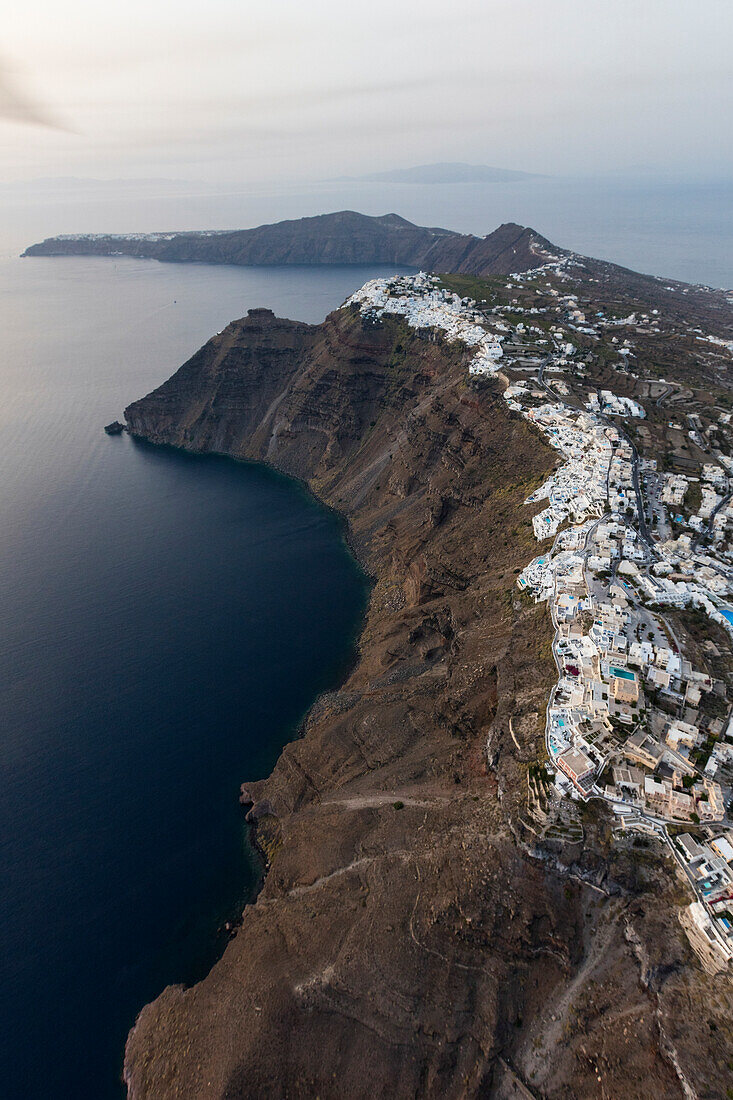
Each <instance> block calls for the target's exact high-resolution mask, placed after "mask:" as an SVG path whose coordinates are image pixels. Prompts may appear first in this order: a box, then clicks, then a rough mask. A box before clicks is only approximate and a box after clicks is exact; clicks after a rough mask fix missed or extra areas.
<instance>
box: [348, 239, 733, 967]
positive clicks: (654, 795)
mask: <svg viewBox="0 0 733 1100" xmlns="http://www.w3.org/2000/svg"><path fill="white" fill-rule="evenodd" d="M574 262H576V261H575V258H574V257H573V256H571V255H570V256H566V257H563V258H558V259H554V258H552V259H551V261H550V262H548V263H547V264H546V265H545V267H544V268H543V269H540V270H539V271H535V272H532V273H531V274H532V276H533V277H535V278H536V277H537V275H538V274H541V272H542V271H545V272H546V273H547V274H549V273H550V272H552V273H553V274H555V275H556V276H560V277H563V276H564V275H566V274H567V271H566V269H567V268H568V267H570V266H572V264H573V263H574ZM526 277H528V276H512V277H511V278H512V279H513V280H514V281H515V282H521V281H522V280H523V279H524V278H526ZM507 286H511V284H510V283H508V284H507ZM547 292H548V294H550V295H552V296H554V298H555V300H557V301H559V302H560V303H561V305H562V307H563V308H564V309H565V311H566V318H567V327H568V328H570V329H574V330H575V331H579V332H587V333H588V334H589V335H593V336H595V335H597V330H596V329H595V328H593V327H592V325H599V326H602V325H612V324H627V323H635V324H637V326H638V325H640V324H641V325H643V326H646V327H650V326H651V328H652V330H653V331H654V330H655V329H656V326H657V325H658V320H657V317H656V316H653V317H650V316H648V315H643V316H642V317H641V319H640V320H639V319H637V318H636V316H635V315H632V316H631V317H629V318H625V319H621V320H618V319H617V320H613V319H608V318H606V317H605V316H604V315H603V314H601V313H597V314H596V315H595V316H594V317H593V319H592V321H589V320H588V318H586V315H585V313H584V311H583V310H582V309H581V308H580V306H579V303H578V300H577V298H576V297H575V296H574V295H566V296H565V297H561V296H560V295H559V293H558V291H556V290H555V289H553V288H550V287H549V286H548V288H547ZM347 305H356V306H357V307H358V308H359V309H360V310H361V312H362V313H363V314H364V315H365V316H367V317H372V318H374V319H377V318H381V317H383V316H384V315H388V314H394V315H399V316H400V317H402V318H403V319H404V320H405V321H406V323H407V324H408V325H409V326H411V327H412V328H415V329H427V330H433V331H435V330H439V331H441V332H442V333H443V334H444V335H445V337H446V339H447V340H448V341H461V342H463V343H464V344H465V345H467V346H468V347H469V348H471V349H472V350H473V353H474V354H473V358H472V360H471V362H470V365H469V373H470V374H472V375H475V376H476V375H477V376H481V375H493V374H496V373H497V372H498V370H499V368H500V366H501V365H502V363H503V364H504V365H506V366H513V367H515V368H516V370H517V373H518V374H521V371H522V370H527V369H532V364H533V363H534V364H535V365H536V364H537V362H538V360H537V358H535V359H534V360H533V359H532V354H531V352H530V353H529V354H528V353H527V351H526V349H524V348H523V347H522V345H521V344H519V343H518V344H517V345H513V344H512V343H511V342H510V338H509V337H508V335H507V334H509V333H511V332H512V329H510V328H509V327H508V325H506V324H504V323H503V322H502V321H501V320H500V319H498V317H495V318H494V320H493V321H492V325H491V329H493V330H494V331H491V330H490V329H489V327H488V326H487V322H486V316H485V314H482V313H481V312H479V311H478V310H477V309H476V304H475V302H473V301H471V300H469V299H461V298H459V297H458V296H457V295H455V294H452V293H450V292H449V291H447V290H445V289H442V288H441V287H440V284H439V281H438V280H437V279H436V278H435V277H433V276H429V275H426V274H424V273H423V272H420V273H419V274H417V275H410V276H397V277H393V278H389V279H375V280H372V281H371V282H369V283H367V284H366V285H365V286H364V287H362V288H361V290H359V291H357V293H356V294H354V295H353V296H352V297H351V298H350V299H349V301H348V302H347ZM505 309H507V310H510V311H511V312H515V313H516V312H520V313H531V314H534V313H539V312H544V310H540V309H538V308H536V307H534V308H532V309H522V308H521V307H519V306H518V305H513V306H512V307H495V308H494V310H493V311H492V312H493V313H494V314H498V315H501V313H502V310H505ZM652 313H653V314H654V315H656V314H657V311H656V310H654V311H652ZM513 332H514V334H515V338H516V339H517V341H521V340H522V339H523V338H524V337H525V336H526V335H530V334H532V333H534V334H535V337H536V338H535V340H534V343H535V344H536V345H543V350H542V351H541V352H540V354H541V355H542V356H544V357H545V364H546V370H548V371H553V370H554V371H558V370H559V371H562V370H563V369H565V367H566V365H567V363H568V361H569V359H568V357H569V356H572V355H573V352H574V348H573V345H572V344H570V343H568V342H567V339H566V337H565V336H564V334H563V332H562V330H561V329H559V328H558V327H557V326H552V328H551V329H550V331H549V333H542V331H541V330H540V329H539V328H536V327H533V326H532V325H531V324H528V325H525V324H524V323H519V324H515V325H514V329H513ZM502 341H504V342H505V348H504V349H502ZM613 342H614V343H617V340H616V338H615V337H614V338H613ZM538 350H539V349H538ZM534 354H535V356H536V354H537V351H535V353H534ZM632 354H633V353H632V350H631V347H630V345H629V342H628V341H625V342H624V345H623V346H620V347H619V355H622V356H625V357H628V356H629V355H632ZM555 385H556V387H557V389H558V390H561V391H562V392H564V393H566V392H568V391H567V386H565V385H564V383H563V382H562V380H560V381H557V380H556V381H555ZM541 386H542V383H541V376H540V378H539V379H537V380H536V381H528V380H526V379H521V378H520V379H518V380H515V381H513V382H512V383H511V384H509V385H508V386H507V388H506V390H505V392H504V397H505V400H506V401H507V403H508V405H509V407H510V408H511V409H513V410H514V411H516V412H519V413H521V415H523V416H525V417H526V418H527V419H529V420H531V421H532V422H533V423H534V424H535V425H536V426H537V427H538V428H539V429H540V431H541V432H542V433H543V434H544V435H545V436H546V438H547V439H548V441H549V442H550V443H551V444H552V446H553V447H554V448H555V449H556V450H557V451H558V452H559V453H560V454H561V455H562V458H563V462H562V463H561V464H560V466H559V467H558V468H557V469H556V470H555V471H554V472H553V473H552V474H551V475H550V477H549V478H548V479H547V480H546V481H545V483H544V484H543V485H542V486H541V487H540V488H539V489H538V490H536V491H535V492H534V493H533V494H532V496H531V497H529V499H528V503H535V502H538V501H545V500H546V501H547V504H546V506H545V507H544V508H543V509H542V510H541V511H540V512H539V513H538V514H536V515H535V516H534V518H533V528H534V532H535V535H536V537H537V539H538V540H539V541H543V540H546V539H548V538H552V539H553V544H552V547H551V549H549V550H547V551H546V552H545V553H544V554H541V555H539V556H538V557H536V558H535V559H534V560H533V561H531V562H530V563H529V565H527V567H526V568H525V569H524V570H523V571H522V573H521V574H520V576H519V577H518V581H517V583H518V586H519V588H520V589H521V590H524V591H528V592H530V593H532V594H533V595H534V597H535V599H536V600H546V601H548V603H549V606H550V611H551V615H552V621H553V626H554V630H555V633H554V640H553V652H554V656H555V661H556V664H557V669H558V679H557V682H556V684H555V685H554V687H553V689H552V692H551V696H550V700H549V703H548V707H547V721H546V744H547V750H548V754H549V757H550V761H551V763H552V764H553V765H555V769H556V774H555V783H556V785H557V787H558V789H559V791H560V792H561V793H563V794H570V795H572V796H573V797H575V798H583V799H585V798H588V797H590V796H591V795H593V796H595V797H601V798H604V799H606V800H608V801H609V802H610V803H611V804H612V805H613V807H614V810H615V812H616V814H617V816H618V818H619V819H620V820H621V821H622V823H623V824H624V825H625V826H629V825H633V824H638V826H639V827H645V828H651V829H653V830H657V831H659V830H661V831H662V833H663V835H664V836H666V837H667V839H668V841H669V836H668V831H667V825H668V824H670V823H692V824H694V825H700V826H704V825H707V826H708V830H709V835H710V836H711V837H712V833H713V831H714V830H715V829H717V831H718V835H716V836H715V837H714V838H713V839H710V840H709V843H707V842H705V843H701V842H700V841H698V840H696V839H695V838H693V837H692V836H691V835H683V836H681V837H678V838H677V839H676V840H675V841H674V844H673V850H674V851H675V855H676V856H677V860H678V865H679V867H680V869H682V870H684V873H685V875H686V876H687V879H688V881H689V882H690V884H691V885H692V887H693V889H694V891H695V894H696V897H697V899H698V900H697V901H696V902H695V903H694V904H693V905H691V906H688V907H687V909H685V910H684V913H683V916H682V917H681V919H682V921H683V924H684V925H685V927H686V930H687V934H688V936H689V938H690V942H691V943H692V944H693V946H694V947H695V950H696V951H697V952H698V954H699V955H700V958H701V959H702V960H703V962H704V963H705V965H706V966H709V968H710V969H714V970H719V969H722V968H724V967H727V966H728V964H729V963H730V962H731V961H733V915H732V914H733V840H732V838H731V834H726V833H725V832H723V831H722V829H721V824H720V823H722V821H723V819H724V817H725V805H724V798H723V791H722V788H721V786H720V785H719V783H718V782H717V781H716V774H717V772H718V769H719V768H721V767H722V766H724V765H727V764H729V763H733V719H732V720H731V722H730V724H729V725H728V726H727V727H726V728H725V729H724V728H723V727H724V723H723V721H722V720H713V719H711V717H710V711H709V708H708V711H707V712H706V710H705V708H704V707H701V703H702V702H703V697H704V696H706V695H708V694H709V693H711V692H713V691H715V690H716V685H715V684H714V683H713V681H712V679H711V677H710V676H709V675H708V674H707V673H703V672H698V671H696V670H695V669H694V668H692V666H691V664H690V662H689V661H687V660H685V659H684V657H683V656H682V655H681V654H680V653H679V652H677V648H676V646H674V645H673V644H672V643H671V642H670V641H669V640H668V638H667V635H666V632H665V630H664V629H663V627H662V626H661V625H660V621H659V617H658V616H657V615H656V614H655V613H654V605H657V604H658V605H668V606H675V607H683V606H688V605H692V606H696V607H699V608H701V609H702V610H703V611H704V612H705V613H706V614H707V615H709V616H710V617H711V618H712V619H714V620H715V621H717V622H719V623H721V625H723V626H725V628H726V629H727V630H728V631H729V632H731V633H733V607H731V608H730V609H729V608H728V606H727V604H726V600H727V598H728V597H731V596H733V558H732V557H731V556H730V552H729V550H728V546H729V540H728V539H727V538H726V534H727V530H726V529H727V526H728V524H729V523H731V524H733V508H732V507H731V506H726V505H727V501H726V496H727V494H728V492H729V482H728V477H727V474H726V472H725V471H724V470H722V469H721V467H719V466H717V465H715V464H712V463H711V464H709V465H706V466H705V467H704V468H703V470H702V472H701V478H700V504H699V507H698V508H697V511H696V515H695V516H694V517H691V518H690V520H687V521H685V522H684V524H683V525H684V526H686V527H689V528H692V534H691V533H688V532H686V531H684V530H683V532H682V533H681V534H680V533H678V534H677V537H676V538H670V539H668V540H667V541H665V542H657V543H656V544H655V546H654V550H653V551H652V550H651V549H650V547H649V546H648V545H647V542H646V541H645V540H642V538H641V537H640V535H639V532H638V530H637V519H638V516H637V495H636V489H635V487H634V460H635V459H634V454H633V452H632V448H631V446H630V444H629V443H628V441H627V440H626V437H625V435H624V434H623V433H622V432H620V431H619V430H618V429H617V428H616V427H615V426H613V425H612V424H610V423H609V421H608V419H607V417H608V416H609V414H610V415H620V416H627V417H628V416H633V417H643V416H644V415H645V413H644V409H643V407H642V406H641V405H639V404H638V402H635V401H633V400H632V399H630V398H626V397H619V396H617V395H615V394H613V393H612V392H611V391H609V390H601V391H600V392H591V393H590V394H589V395H588V403H587V406H586V408H585V409H580V408H575V407H572V406H570V405H566V404H563V403H561V402H560V401H557V402H554V401H547V400H546V396H545V395H546V391H545V390H543V389H542V388H540V387H541ZM636 461H637V462H638V463H639V468H640V470H641V471H642V472H648V473H652V472H654V471H655V470H656V463H655V462H654V461H653V460H639V459H638V458H637V459H636ZM693 480H694V479H692V478H689V477H683V476H681V475H665V476H664V478H663V490H662V494H661V502H662V504H666V505H669V506H671V507H672V508H678V509H681V508H682V506H683V503H684V502H685V498H686V496H687V494H688V491H689V487H690V482H691V481H693ZM693 495H694V494H693ZM674 518H675V520H678V519H679V520H680V521H681V520H682V519H683V517H681V516H677V517H674ZM678 529H679V525H678ZM703 531H704V532H705V533H706V534H709V536H710V541H711V542H712V544H713V547H714V550H708V551H707V552H703V551H701V550H700V549H699V548H698V544H699V542H700V539H699V537H698V538H697V541H696V539H695V532H698V533H699V532H703ZM721 738H722V739H721ZM670 843H671V841H670Z"/></svg>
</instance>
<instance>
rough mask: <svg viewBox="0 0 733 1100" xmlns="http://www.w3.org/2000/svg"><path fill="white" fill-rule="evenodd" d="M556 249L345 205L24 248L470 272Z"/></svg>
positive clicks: (532, 261) (498, 269)
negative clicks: (266, 220)
mask: <svg viewBox="0 0 733 1100" xmlns="http://www.w3.org/2000/svg"><path fill="white" fill-rule="evenodd" d="M560 254H563V255H564V253H563V251H562V250H561V249H555V248H554V246H553V245H551V244H550V243H549V241H546V240H545V239H544V237H541V236H540V235H539V234H538V233H536V232H535V231H534V230H533V229H526V228H524V227H523V226H521V225H515V224H514V223H511V222H510V223H507V224H506V225H502V226H500V227H499V228H498V229H496V230H494V232H493V233H490V234H489V235H488V236H487V237H474V236H471V235H466V234H462V233H455V232H453V231H451V230H448V229H434V228H425V227H424V226H419V225H413V224H412V222H409V221H407V220H406V219H405V218H401V217H399V216H398V215H397V214H385V215H384V216H382V217H377V218H372V217H368V216H367V215H365V214H358V213H356V212H354V211H352V210H342V211H340V212H339V213H335V214H321V215H319V216H317V217H313V218H299V219H296V220H293V221H283V222H276V223H275V224H274V225H261V226H259V227H258V228H256V229H240V230H234V231H232V232H209V233H150V234H131V235H127V236H125V235H123V234H111V235H98V234H80V235H78V236H64V237H49V238H48V239H47V240H45V241H42V242H40V243H39V244H34V245H31V246H30V247H29V248H27V249H26V250H25V252H24V253H23V255H24V256H136V257H140V258H148V259H155V260H161V261H163V262H177V263H182V262H183V263H190V262H198V263H217V264H240V265H256V264H399V265H403V266H407V267H420V268H425V269H427V270H431V271H460V272H464V273H467V274H474V275H492V274H507V273H508V272H510V271H524V270H527V269H528V268H530V267H537V266H538V264H541V263H544V262H545V260H546V259H551V258H556V257H557V256H558V255H560Z"/></svg>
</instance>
